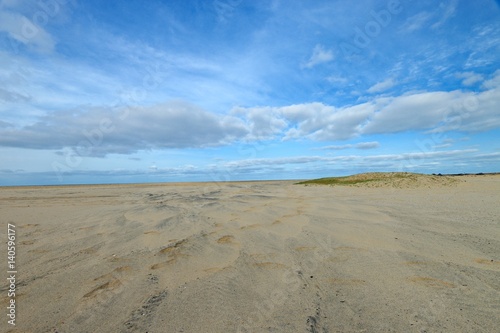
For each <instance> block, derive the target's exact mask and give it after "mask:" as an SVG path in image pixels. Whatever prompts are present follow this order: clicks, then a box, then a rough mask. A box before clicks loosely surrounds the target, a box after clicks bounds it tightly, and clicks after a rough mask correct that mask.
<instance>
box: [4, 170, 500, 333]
mask: <svg viewBox="0 0 500 333" xmlns="http://www.w3.org/2000/svg"><path fill="white" fill-rule="evenodd" d="M453 178H454V179H456V182H453V183H452V184H447V185H443V186H438V185H433V184H432V183H424V184H423V186H413V187H412V186H406V187H403V188H397V187H391V186H385V187H369V186H322V185H314V186H312V185H309V186H306V185H297V184H295V183H296V181H253V182H213V183H164V184H123V185H78V186H76V185H75V186H37V187H35V186H33V187H29V186H28V187H2V188H0V216H1V219H2V228H3V230H2V232H1V234H2V242H6V241H7V236H6V234H7V224H11V225H12V226H14V228H15V230H16V234H15V236H16V237H15V239H16V241H15V247H16V258H15V259H16V260H15V264H16V283H15V287H16V288H15V304H16V320H15V323H16V325H15V326H13V325H11V324H9V323H8V322H7V321H8V320H9V317H8V316H6V314H8V309H7V307H8V306H9V302H10V300H11V299H14V297H9V296H8V290H9V284H8V281H7V280H6V278H8V277H9V274H8V273H7V270H6V269H4V272H3V273H2V274H3V275H4V277H3V278H2V284H1V288H2V295H1V296H2V297H1V299H2V309H4V310H3V312H4V313H3V314H2V318H3V320H2V323H0V331H2V332H10V333H14V332H16V333H17V332H23V333H24V332H30V333H31V332H33V333H35V332H36V333H38V332H52V333H54V332H58V333H63V332H64V333H65V332H82V333H83V332H106V333H109V332H123V333H125V332H150V333H151V332H154V333H156V332H205V333H207V332H311V333H313V332H321V333H326V332H328V333H330V332H497V331H498V327H499V326H500V319H499V316H498V314H499V311H500V204H499V203H500V175H483V176H474V175H468V176H460V177H453ZM3 251H4V252H5V255H4V257H7V251H6V247H5V246H4V250H3ZM5 261H6V259H4V261H3V262H4V264H3V265H4V267H5V266H6V263H5Z"/></svg>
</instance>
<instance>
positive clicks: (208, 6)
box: [0, 0, 500, 185]
mask: <svg viewBox="0 0 500 333" xmlns="http://www.w3.org/2000/svg"><path fill="white" fill-rule="evenodd" d="M0 156H1V157H0V185H59V184H92V183H130V182H132V183H135V182H173V181H215V182H218V181H231V180H259V179H309V178H318V177H327V176H342V175H348V174H354V173H359V172H372V171H408V172H420V173H476V172H498V171H500V1H495V0H478V1H468V0H443V1H437V0H421V1H416V0H358V1H346V0H342V1H341V0H314V1H313V0H300V1H299V0H287V1H285V0H266V1H264V0H252V1H250V0H214V1H212V0H162V1H160V0H149V1H138V0H129V1H116V0H114V1H112V0H110V1H97V0H86V1H81V0H40V1H27V0H0Z"/></svg>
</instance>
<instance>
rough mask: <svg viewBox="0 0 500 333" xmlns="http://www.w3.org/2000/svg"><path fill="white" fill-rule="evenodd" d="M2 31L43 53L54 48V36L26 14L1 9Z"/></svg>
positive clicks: (0, 25) (0, 26)
mask: <svg viewBox="0 0 500 333" xmlns="http://www.w3.org/2000/svg"><path fill="white" fill-rule="evenodd" d="M0 31H4V32H7V33H8V34H9V36H10V37H11V38H13V39H15V40H17V41H18V42H21V43H23V44H25V45H28V46H33V47H34V48H35V49H36V50H38V51H40V52H43V53H47V52H51V51H52V50H53V49H54V45H55V42H54V39H53V38H52V36H51V35H50V34H49V33H48V32H47V31H46V30H45V29H43V28H42V27H40V26H39V25H35V24H34V23H33V22H32V21H31V20H30V19H28V18H27V17H26V16H24V15H21V14H18V13H14V12H10V11H6V10H1V9H0Z"/></svg>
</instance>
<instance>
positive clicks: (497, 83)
mask: <svg viewBox="0 0 500 333" xmlns="http://www.w3.org/2000/svg"><path fill="white" fill-rule="evenodd" d="M483 87H484V88H486V89H495V88H497V89H498V88H500V69H497V70H496V72H495V73H494V74H493V75H492V78H491V79H489V80H487V81H485V82H484V83H483Z"/></svg>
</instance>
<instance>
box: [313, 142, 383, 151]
mask: <svg viewBox="0 0 500 333" xmlns="http://www.w3.org/2000/svg"><path fill="white" fill-rule="evenodd" d="M378 147H380V143H379V142H377V141H372V142H359V143H355V144H347V145H337V146H325V147H320V148H317V149H321V150H344V149H352V148H354V149H363V150H364V149H375V148H378Z"/></svg>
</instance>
